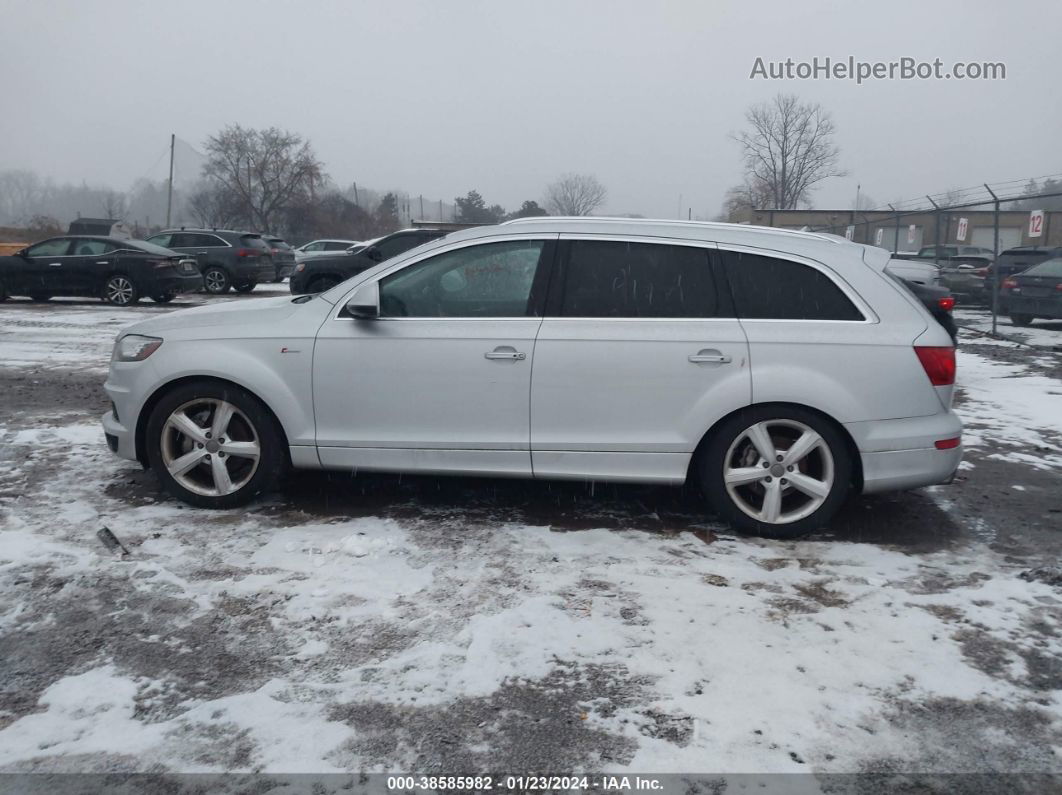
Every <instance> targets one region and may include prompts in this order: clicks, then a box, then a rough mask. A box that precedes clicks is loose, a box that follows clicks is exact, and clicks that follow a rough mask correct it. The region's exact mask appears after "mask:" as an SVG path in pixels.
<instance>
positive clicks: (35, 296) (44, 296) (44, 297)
mask: <svg viewBox="0 0 1062 795" xmlns="http://www.w3.org/2000/svg"><path fill="white" fill-rule="evenodd" d="M29 297H30V300H31V301H36V302H37V303H44V302H45V301H51V300H52V294H51V293H30V294H29Z"/></svg>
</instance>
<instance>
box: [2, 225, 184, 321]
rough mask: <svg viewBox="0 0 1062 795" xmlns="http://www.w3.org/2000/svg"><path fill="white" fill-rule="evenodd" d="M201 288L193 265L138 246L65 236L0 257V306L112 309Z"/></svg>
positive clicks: (135, 242) (175, 255)
mask: <svg viewBox="0 0 1062 795" xmlns="http://www.w3.org/2000/svg"><path fill="white" fill-rule="evenodd" d="M202 286H203V277H202V275H201V274H200V273H199V269H198V268H197V267H196V263H195V260H193V259H189V258H188V257H186V256H184V255H182V254H178V253H177V252H175V251H170V250H169V249H165V248H161V247H159V246H156V245H154V244H152V243H147V242H145V241H143V240H127V239H124V238H116V237H104V236H90V235H64V236H62V237H53V238H49V239H48V240H44V241H41V242H40V243H35V244H34V245H32V246H28V247H26V248H24V249H22V250H21V251H19V252H18V253H16V254H13V255H11V256H6V257H0V300H4V299H6V298H7V297H8V296H11V295H25V296H28V297H29V298H32V299H33V300H34V301H47V300H48V299H49V298H52V297H53V296H57V295H63V296H67V295H68V296H95V297H99V298H102V299H103V300H104V301H106V302H107V303H110V304H114V305H115V306H129V305H131V304H135V303H136V302H137V301H139V300H140V299H141V298H143V297H148V298H151V299H153V300H154V301H156V302H158V303H166V302H167V301H171V300H173V298H174V297H175V296H176V295H178V294H180V293H188V292H194V291H196V290H199V289H201V288H202Z"/></svg>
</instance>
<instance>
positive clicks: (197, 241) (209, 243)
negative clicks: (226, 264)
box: [185, 234, 225, 248]
mask: <svg viewBox="0 0 1062 795" xmlns="http://www.w3.org/2000/svg"><path fill="white" fill-rule="evenodd" d="M186 237H187V238H188V239H189V240H190V241H191V242H189V243H185V245H186V246H194V247H195V248H221V247H223V246H224V245H225V241H224V240H222V239H221V238H219V237H218V236H217V235H204V234H197V235H187V236H186Z"/></svg>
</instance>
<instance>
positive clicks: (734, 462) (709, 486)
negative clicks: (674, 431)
mask: <svg viewBox="0 0 1062 795" xmlns="http://www.w3.org/2000/svg"><path fill="white" fill-rule="evenodd" d="M763 422H767V423H777V424H776V425H773V426H771V427H770V428H768V430H769V431H770V433H769V436H770V440H771V442H772V446H773V447H774V449H775V451H776V452H781V453H782V454H784V453H785V451H787V450H788V449H790V446H791V445H792V444H793V441H795V438H796V436H798V435H799V434H801V433H802V432H803V431H802V430H801V429H800V428H799V427H797V426H798V425H800V426H806V428H807V429H811V430H812V431H814V432H815V433H817V434H818V435H819V437H821V440H822V442H823V443H824V446H825V448H826V449H827V451H828V453H829V455H828V456H827V455H826V454H825V453H824V452H823V450H822V447H817V448H815V449H813V450H812V452H811V453H809V454H808V455H807V457H806V458H803V459H799V460H798V462H796V464H795V470H796V474H797V475H798V476H803V477H804V481H805V482H809V481H811V480H814V481H815V482H816V483H817V484H819V485H821V484H823V483H826V482H827V481H828V482H829V486H828V493H825V495H824V497H812V496H809V495H807V494H805V493H804V492H803V491H801V490H798V489H797V488H796V487H794V486H793V485H792V484H791V483H787V481H788V479H789V478H791V477H792V475H788V472H787V470H786V467H785V464H786V463H787V462H785V461H784V460H783V462H781V463H780V462H778V461H777V456H775V460H774V461H771V462H769V463H770V466H768V467H764V466H763V464H764V459H763V457H762V456H761V455H760V454H759V453H758V452H757V451H756V448H755V447H754V446H753V445H752V443H751V441H750V440H749V439H748V438H747V437H745V433H746V431H747V430H748V429H751V428H752V426H754V425H756V424H757V423H763ZM785 423H792V424H793V425H792V427H790V426H787V425H786V424H785ZM809 438H810V437H809ZM702 452H703V454H702V455H701V457H700V466H699V467H698V472H697V475H698V478H699V480H700V485H701V488H702V489H703V491H704V493H705V496H706V497H707V498H708V501H709V502H710V503H711V504H712V507H713V508H715V510H716V512H717V513H718V514H719V516H720V517H722V518H723V519H724V520H725V521H727V522H728V523H729V524H731V525H732V526H734V527H735V528H737V529H739V530H741V531H744V532H747V533H753V534H756V535H761V536H766V537H768V538H796V537H798V536H802V535H805V534H806V533H810V532H811V531H813V530H816V529H818V528H820V527H822V526H823V525H825V524H827V523H828V522H829V521H830V519H832V518H833V516H834V515H835V514H836V513H837V511H838V510H839V509H840V508H841V506H842V505H843V504H844V501H845V499H846V498H847V496H848V493H849V489H850V487H851V481H852V459H851V454H850V453H849V449H848V445H847V443H846V440H845V438H844V436H843V433H842V431H841V430H839V429H838V428H837V426H836V425H834V424H833V423H832V422H831V421H829V420H827V419H825V418H824V417H822V416H821V415H820V414H816V413H815V412H813V411H809V410H807V409H803V408H800V407H798V406H786V405H766V406H754V407H752V408H748V409H744V410H742V411H739V412H738V413H737V414H735V415H734V416H733V417H731V418H730V419H728V420H726V421H724V422H723V424H722V425H721V426H719V428H717V429H716V430H715V432H714V433H713V435H712V437H711V439H710V440H709V441H708V443H707V445H706V447H705V448H704V449H703V451H702ZM728 459H729V460H728ZM831 462H832V477H830V478H827V477H826V475H827V473H828V472H829V465H830V463H831ZM727 467H730V468H732V469H747V470H748V471H749V472H750V473H751V472H752V471H753V470H754V469H756V468H761V469H762V470H763V471H765V475H764V478H763V479H757V480H755V481H752V482H748V483H743V484H736V485H733V486H732V488H733V490H734V492H735V494H736V495H737V499H740V500H742V503H743V504H744V505H745V506H746V508H749V509H754V508H756V505H755V502H756V498H757V496H759V499H760V500H761V504H760V510H764V509H765V507H766V490H767V489H768V488H771V489H778V490H780V492H779V493H780V494H781V497H780V499H779V503H778V504H779V505H780V506H781V507H782V509H783V510H785V512H786V513H788V514H790V516H792V517H793V519H792V521H779V522H772V521H764V520H763V519H762V518H757V517H755V516H752V515H750V513H747V512H746V510H745V509H743V508H742V507H741V505H739V504H738V502H736V501H735V497H734V496H732V495H731V493H730V489H728V488H727V484H726V482H725V480H724V469H725V468H727ZM789 471H793V470H792V469H790V470H789ZM787 475H788V477H787ZM820 476H821V478H822V479H821V480H820ZM764 481H771V482H773V483H774V485H772V486H768V485H767V483H766V482H764ZM781 484H785V485H781ZM823 491H826V489H825V488H823ZM820 499H821V503H820V504H818V507H817V508H814V509H811V508H812V506H813V505H814V504H815V503H816V502H817V501H818V500H820ZM787 505H788V506H789V508H788V509H786V506H787ZM809 509H811V510H810V512H809V513H807V514H806V515H801V512H802V510H809ZM783 517H784V514H783Z"/></svg>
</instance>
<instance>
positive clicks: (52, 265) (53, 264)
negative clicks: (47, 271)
mask: <svg viewBox="0 0 1062 795" xmlns="http://www.w3.org/2000/svg"><path fill="white" fill-rule="evenodd" d="M48 267H49V268H61V267H63V263H61V262H49V263H48Z"/></svg>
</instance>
